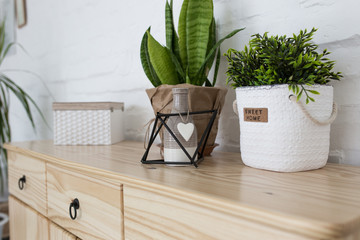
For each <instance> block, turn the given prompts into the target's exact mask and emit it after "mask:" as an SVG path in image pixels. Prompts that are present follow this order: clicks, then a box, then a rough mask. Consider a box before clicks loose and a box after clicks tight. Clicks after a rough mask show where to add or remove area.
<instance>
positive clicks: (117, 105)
mask: <svg viewBox="0 0 360 240" xmlns="http://www.w3.org/2000/svg"><path fill="white" fill-rule="evenodd" d="M114 109H121V110H123V111H124V103H122V102H54V103H53V110H114Z"/></svg>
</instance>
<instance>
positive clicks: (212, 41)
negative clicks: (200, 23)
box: [206, 18, 216, 72]
mask: <svg viewBox="0 0 360 240" xmlns="http://www.w3.org/2000/svg"><path fill="white" fill-rule="evenodd" d="M215 44H216V23H215V19H214V18H213V19H212V21H211V25H210V32H209V42H208V46H207V50H206V55H207V54H208V53H209V52H210V51H211V48H212V46H214V45H215ZM215 54H216V52H214V53H213V55H212V56H211V58H210V60H209V62H208V63H207V65H206V67H207V68H208V70H206V71H207V72H208V71H209V70H210V68H211V66H212V65H213V63H214V59H215Z"/></svg>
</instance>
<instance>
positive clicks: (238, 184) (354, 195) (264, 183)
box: [5, 140, 360, 236]
mask: <svg viewBox="0 0 360 240" xmlns="http://www.w3.org/2000/svg"><path fill="white" fill-rule="evenodd" d="M5 147H6V148H7V149H8V150H11V151H16V152H19V153H22V154H26V155H30V156H33V157H37V158H40V159H44V160H46V161H49V162H56V163H58V164H66V165H70V166H77V167H79V168H82V169H88V170H89V169H90V170H91V171H97V172H101V173H102V174H106V175H109V176H112V177H119V178H121V179H124V181H131V180H132V181H138V182H143V183H147V184H152V185H153V186H162V187H167V188H171V189H176V190H178V191H181V192H184V193H185V192H186V193H187V194H190V195H191V194H192V195H198V196H202V197H206V198H209V199H212V200H213V201H214V202H218V203H219V204H220V203H226V204H228V206H232V207H233V209H241V210H242V211H244V212H246V211H248V214H249V217H251V216H256V217H257V218H264V219H265V218H268V219H272V220H274V221H278V223H281V222H283V223H284V224H285V223H286V224H292V223H293V224H294V226H305V225H306V226H307V228H308V229H313V230H314V231H324V232H325V231H329V232H331V234H332V236H344V234H346V233H349V232H354V231H358V230H359V229H360V167H354V166H347V165H338V164H328V165H326V167H324V168H322V169H320V170H313V171H307V172H297V173H277V172H270V171H264V170H258V169H254V168H250V167H247V166H244V165H243V163H242V161H241V158H240V153H224V152H216V151H215V152H213V154H212V156H211V157H206V158H205V160H204V161H203V162H201V163H200V164H199V168H195V167H193V166H186V167H169V166H166V165H144V164H141V163H140V160H141V157H142V155H143V154H144V151H145V150H144V148H143V144H142V143H139V142H131V141H124V142H121V143H118V144H114V145H111V146H54V145H53V142H52V141H48V140H46V141H31V142H21V143H11V144H6V145H5ZM158 151H159V150H158V148H157V147H153V149H152V151H151V154H150V156H149V159H158V158H159V156H158Z"/></svg>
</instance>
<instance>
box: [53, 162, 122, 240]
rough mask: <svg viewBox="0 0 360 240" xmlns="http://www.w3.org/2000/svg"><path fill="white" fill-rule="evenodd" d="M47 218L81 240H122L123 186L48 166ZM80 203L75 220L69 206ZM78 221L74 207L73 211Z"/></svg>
mask: <svg viewBox="0 0 360 240" xmlns="http://www.w3.org/2000/svg"><path fill="white" fill-rule="evenodd" d="M47 189H48V191H47V196H48V217H49V218H50V219H51V220H52V221H53V222H55V223H57V224H58V225H60V226H61V227H63V228H64V229H66V230H67V231H69V232H72V233H73V234H74V235H76V236H78V237H80V238H82V239H109V240H110V239H123V212H122V186H121V185H120V184H114V183H113V182H109V181H106V180H104V179H101V180H100V179H97V178H95V177H94V176H87V175H84V174H82V173H81V174H80V173H78V172H75V171H73V170H68V169H65V168H62V167H58V166H55V165H52V164H48V165H47ZM74 199H78V202H79V208H78V209H77V210H76V218H75V219H74V220H72V219H71V218H70V213H69V210H70V204H71V203H72V202H73V201H74ZM71 213H72V216H73V217H75V207H74V206H72V207H71Z"/></svg>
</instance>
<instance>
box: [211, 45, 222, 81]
mask: <svg viewBox="0 0 360 240" xmlns="http://www.w3.org/2000/svg"><path fill="white" fill-rule="evenodd" d="M220 57H221V53H220V47H219V49H218V53H217V56H216V62H215V69H214V77H213V82H212V86H215V84H216V79H217V76H218V72H219V66H220Z"/></svg>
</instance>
